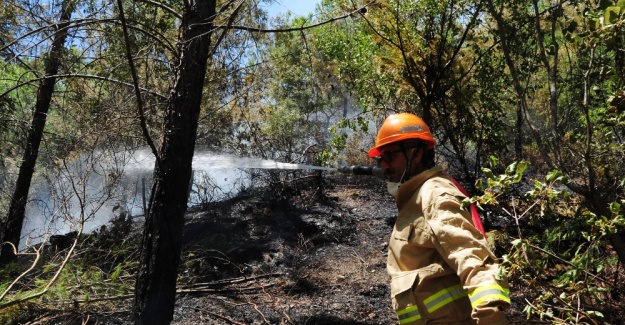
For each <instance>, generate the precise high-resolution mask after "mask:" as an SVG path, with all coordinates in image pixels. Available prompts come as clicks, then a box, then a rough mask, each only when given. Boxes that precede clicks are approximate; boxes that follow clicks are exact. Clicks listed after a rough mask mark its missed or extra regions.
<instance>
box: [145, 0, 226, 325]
mask: <svg viewBox="0 0 625 325" xmlns="http://www.w3.org/2000/svg"><path fill="white" fill-rule="evenodd" d="M215 8H216V1H215V0H198V1H195V2H192V3H191V4H190V7H189V8H187V12H186V14H185V15H184V17H183V19H182V23H181V27H180V39H179V43H178V50H179V54H180V55H179V57H180V62H179V63H178V71H177V73H176V75H175V76H174V78H175V80H174V81H175V82H174V86H173V89H172V91H171V95H170V98H169V100H168V104H167V115H166V116H165V129H164V136H163V143H162V144H161V148H160V153H159V157H157V161H156V166H155V170H154V185H153V187H152V195H151V197H150V203H149V206H148V211H147V213H146V221H145V229H144V235H143V243H142V247H141V256H140V265H139V272H138V274H137V282H136V287H135V301H134V310H133V314H134V321H135V324H149V325H154V324H169V323H170V322H171V321H172V319H173V312H174V303H175V293H176V277H177V275H178V272H177V271H178V264H179V262H180V252H181V249H182V228H183V226H184V214H185V212H186V210H187V189H188V186H189V182H190V180H191V171H192V169H191V162H192V159H193V151H194V149H195V141H196V131H197V125H198V119H199V114H200V106H201V99H202V88H203V85H204V80H205V74H206V66H207V61H208V58H209V48H210V35H211V31H212V28H213V19H214V15H215Z"/></svg>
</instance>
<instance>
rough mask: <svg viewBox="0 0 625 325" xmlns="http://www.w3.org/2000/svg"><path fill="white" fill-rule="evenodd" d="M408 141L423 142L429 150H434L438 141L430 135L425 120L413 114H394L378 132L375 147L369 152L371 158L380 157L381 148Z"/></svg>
mask: <svg viewBox="0 0 625 325" xmlns="http://www.w3.org/2000/svg"><path fill="white" fill-rule="evenodd" d="M407 139H420V140H423V141H424V142H425V143H426V144H427V146H428V149H432V148H434V145H436V140H435V139H434V137H432V133H430V128H428V126H427V125H426V124H425V122H423V120H422V119H421V118H420V117H418V116H416V115H414V114H411V113H399V114H393V115H390V116H389V117H387V118H386V120H384V124H382V127H381V128H380V131H378V137H377V138H376V140H375V147H373V148H371V149H370V150H369V157H371V158H373V157H378V156H380V155H381V154H382V153H381V152H380V147H383V146H385V145H387V144H391V143H395V142H398V141H402V140H407Z"/></svg>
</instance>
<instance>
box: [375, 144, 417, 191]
mask: <svg viewBox="0 0 625 325" xmlns="http://www.w3.org/2000/svg"><path fill="white" fill-rule="evenodd" d="M404 150H405V154H404V151H403V150H402V148H401V147H400V146H399V145H397V144H390V145H388V146H386V147H382V148H381V149H380V151H381V153H382V155H380V157H379V158H378V163H379V165H380V167H381V168H382V170H383V171H384V174H385V175H386V177H387V178H388V181H389V182H400V181H401V178H402V176H403V174H404V170H406V163H407V162H408V160H407V158H406V157H411V156H413V155H414V156H413V157H414V158H413V160H412V164H413V165H417V164H419V163H420V162H421V156H422V150H418V149H416V148H406V149H404ZM412 170H415V168H412ZM409 176H412V175H409Z"/></svg>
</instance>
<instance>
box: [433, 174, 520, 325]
mask: <svg viewBox="0 0 625 325" xmlns="http://www.w3.org/2000/svg"><path fill="white" fill-rule="evenodd" d="M425 193H429V194H426V196H429V198H425V199H424V200H423V202H424V203H426V204H424V205H423V209H424V211H423V212H424V215H425V217H426V219H427V220H428V224H429V226H430V228H431V230H432V233H433V243H434V246H435V247H436V249H437V251H438V252H439V253H440V255H441V256H442V257H443V259H444V260H445V261H446V262H447V264H448V265H449V266H450V267H451V268H453V269H454V270H455V271H456V274H457V275H458V276H459V277H460V282H461V284H462V286H463V287H464V288H465V289H466V290H467V292H468V294H469V298H470V300H471V305H472V307H473V312H472V317H473V318H474V319H475V320H476V321H477V323H478V324H507V317H506V315H505V313H504V312H503V310H505V309H507V308H508V307H509V306H510V297H509V287H508V281H507V279H506V277H505V275H503V274H500V272H499V264H498V261H497V258H496V257H495V255H494V254H493V253H492V252H491V250H490V248H489V247H488V244H487V242H486V239H485V238H484V236H483V235H482V234H481V233H480V231H479V230H477V229H476V228H475V227H474V226H473V224H472V222H471V215H470V214H469V212H468V211H464V210H462V209H461V201H462V200H463V199H464V196H463V195H462V194H461V193H459V191H458V192H456V191H454V189H451V188H449V187H443V186H441V187H438V186H435V187H434V188H432V190H431V191H427V192H425Z"/></svg>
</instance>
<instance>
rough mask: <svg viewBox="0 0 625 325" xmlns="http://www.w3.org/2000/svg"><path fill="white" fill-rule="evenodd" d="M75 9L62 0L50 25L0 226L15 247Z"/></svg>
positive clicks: (10, 254) (5, 253)
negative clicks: (41, 74) (51, 30)
mask: <svg viewBox="0 0 625 325" xmlns="http://www.w3.org/2000/svg"><path fill="white" fill-rule="evenodd" d="M74 8H75V2H74V0H64V1H63V2H62V3H61V12H60V17H59V22H58V23H57V24H54V25H52V27H53V28H54V38H53V41H52V44H51V47H50V51H49V53H48V56H47V57H46V59H45V74H44V77H43V78H42V80H41V83H40V85H39V90H38V93H37V102H36V104H35V109H34V111H33V116H32V122H31V125H30V128H29V130H28V138H27V140H26V148H25V151H24V155H23V157H22V164H21V166H20V170H19V175H18V178H17V182H16V184H15V191H14V192H13V196H12V198H11V203H10V207H9V212H8V215H7V219H6V224H5V227H4V234H3V236H4V237H3V242H9V243H12V244H13V245H14V246H15V248H17V247H18V246H19V242H20V235H21V231H22V224H23V222H24V218H25V215H24V214H25V211H26V203H27V201H28V192H29V190H30V184H31V181H32V178H33V173H34V172H35V164H36V163H37V157H38V155H39V145H40V144H41V140H42V138H43V131H44V128H45V125H46V119H47V115H48V110H49V109H50V103H51V101H52V95H53V94H54V85H55V84H56V80H57V78H56V75H57V73H58V71H59V66H60V65H61V62H62V59H63V54H64V46H65V40H66V38H67V27H68V26H69V24H70V18H71V15H72V12H73V11H74ZM15 258H16V255H15V253H14V247H13V246H11V245H7V244H5V245H3V246H2V253H1V255H0V263H8V262H10V261H13V260H15Z"/></svg>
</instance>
